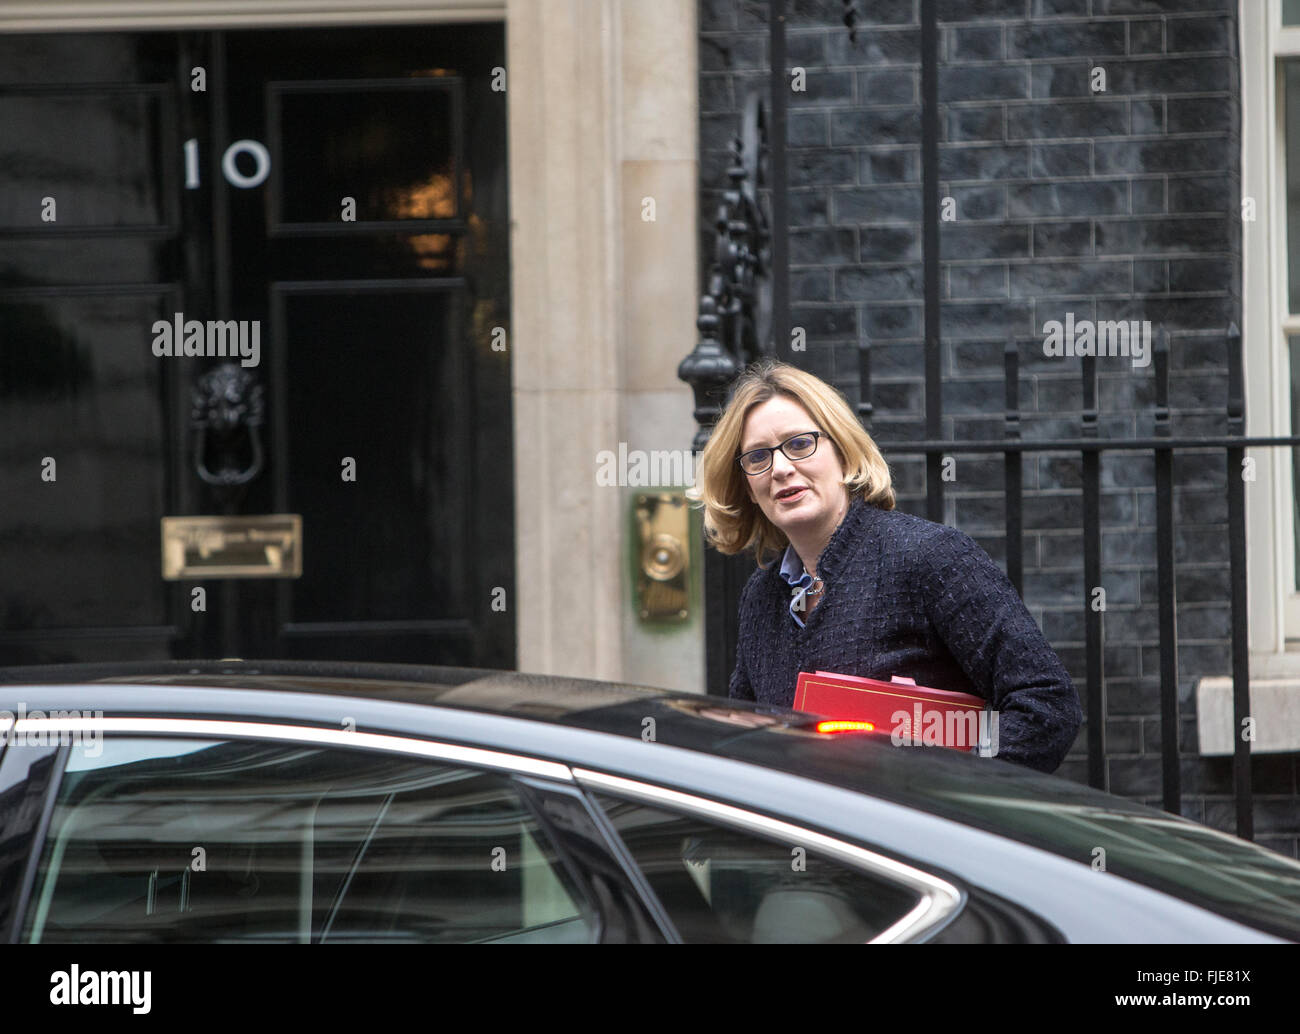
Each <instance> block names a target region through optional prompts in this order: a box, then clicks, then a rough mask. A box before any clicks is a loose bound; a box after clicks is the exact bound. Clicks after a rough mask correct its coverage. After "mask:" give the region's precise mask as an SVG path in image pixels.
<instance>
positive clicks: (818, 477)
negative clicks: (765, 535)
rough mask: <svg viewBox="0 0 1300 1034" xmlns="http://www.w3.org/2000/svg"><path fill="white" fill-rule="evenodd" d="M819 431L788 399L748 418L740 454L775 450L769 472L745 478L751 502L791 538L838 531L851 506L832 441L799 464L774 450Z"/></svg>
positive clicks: (759, 409)
mask: <svg viewBox="0 0 1300 1034" xmlns="http://www.w3.org/2000/svg"><path fill="white" fill-rule="evenodd" d="M820 430H822V429H821V428H820V427H818V425H817V422H816V421H815V420H813V418H812V417H811V416H810V415H809V414H808V410H806V409H804V408H803V406H801V405H800V404H799V403H798V402H796V401H795V400H794V399H792V398H787V397H786V396H784V395H776V396H773V397H772V398H770V399H768V400H767V401H766V402H764V403H761V404H760V405H757V406H755V407H754V408H753V409H751V410H750V411H749V416H747V417H746V418H745V428H744V432H743V433H742V434H741V438H740V451H741V452H742V453H744V452H748V451H749V450H751V449H766V448H771V449H773V450H774V452H773V453H772V466H771V467H770V468H769V469H767V470H765V471H764V472H763V473H762V474H753V475H749V474H746V475H743V476H744V478H745V481H746V482H747V487H748V489H749V497H750V498H751V499H753V500H754V502H755V503H757V504H758V507H759V509H760V510H762V511H763V513H764V514H765V515H766V516H767V519H768V520H769V521H771V522H772V523H773V524H774V525H776V526H777V527H778V528H780V529H781V531H783V532H785V534H786V536H787V537H790V533H791V532H792V531H793V532H794V533H795V535H796V536H798V535H799V534H800V532H809V533H811V532H816V531H824V530H825V529H826V528H827V527H829V528H834V527H835V526H836V525H837V524H838V523H839V518H840V517H841V516H842V515H843V513H844V510H845V509H846V508H847V506H848V499H849V492H848V489H847V488H845V487H844V485H843V484H842V482H843V480H844V465H843V464H842V463H841V462H840V457H839V453H838V451H837V450H836V448H835V446H834V445H833V444H832V443H831V441H830V439H829V438H819V439H817V450H816V452H814V453H813V454H812V455H811V456H807V457H805V458H804V459H801V460H791V459H789V458H788V457H787V456H786V455H785V453H783V452H782V451H781V450H780V449H777V448H776V446H778V445H780V444H781V443H782V442H784V441H785V440H786V439H787V438H790V437H791V436H793V435H797V434H799V433H801V432H804V431H820Z"/></svg>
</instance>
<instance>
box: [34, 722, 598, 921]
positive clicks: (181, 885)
mask: <svg viewBox="0 0 1300 1034" xmlns="http://www.w3.org/2000/svg"><path fill="white" fill-rule="evenodd" d="M88 754H89V752H88V751H84V750H81V751H79V750H78V749H73V750H72V751H71V752H70V756H71V758H72V760H71V761H70V763H69V765H68V767H67V770H66V772H65V773H64V775H63V780H62V783H61V785H60V787H59V792H58V797H57V800H56V803H55V807H54V811H53V815H52V818H51V823H50V829H49V833H48V836H47V838H46V842H45V846H44V849H43V852H42V858H41V862H40V868H39V872H38V874H37V878H36V881H35V886H34V888H33V892H32V895H31V903H30V905H29V908H28V910H27V915H26V918H25V922H24V929H23V939H24V940H27V941H43V942H50V941H57V942H67V941H76V942H93V941H112V942H130V941H157V940H164V941H214V942H221V941H227V942H228V941H239V942H249V941H258V942H262V941H271V942H285V941H289V942H293V941H297V942H309V941H310V942H322V941H323V942H347V941H390V942H402V941H419V942H429V941H434V942H462V941H489V940H527V941H532V940H535V941H589V940H592V939H593V935H594V933H595V931H596V928H597V923H596V920H595V913H594V912H593V911H592V910H591V908H590V907H589V906H588V905H587V903H586V902H585V901H584V900H583V899H582V895H581V892H580V891H579V890H578V889H577V885H576V884H575V883H574V881H573V880H572V879H571V877H570V874H569V873H568V871H567V870H566V868H565V865H564V863H563V862H562V860H561V859H560V857H559V855H558V854H557V852H556V850H555V848H554V846H553V845H552V843H551V842H550V840H549V839H548V838H547V836H546V833H545V831H544V829H543V828H542V827H541V826H540V825H539V823H538V821H537V819H536V817H535V815H534V814H533V813H532V811H531V810H530V809H529V808H528V806H527V805H526V804H525V802H524V800H523V799H522V797H521V795H520V794H519V792H518V791H517V789H516V787H515V784H514V783H513V781H512V780H511V779H510V778H509V777H508V776H507V775H504V774H500V773H496V772H487V771H479V770H475V769H470V768H462V767H458V766H451V765H444V764H436V763H430V762H428V761H425V760H423V759H418V758H410V757H405V756H401V755H396V754H385V753H382V752H375V751H361V750H346V749H337V748H321V747H316V746H313V745H306V744H284V743H273V742H263V741H255V740H228V741H216V740H203V741H200V740H192V739H189V740H181V739H175V740H158V739H144V738H134V737H132V738H108V739H105V740H104V742H103V744H102V753H101V754H100V755H99V756H97V757H90V756H87V755H88Z"/></svg>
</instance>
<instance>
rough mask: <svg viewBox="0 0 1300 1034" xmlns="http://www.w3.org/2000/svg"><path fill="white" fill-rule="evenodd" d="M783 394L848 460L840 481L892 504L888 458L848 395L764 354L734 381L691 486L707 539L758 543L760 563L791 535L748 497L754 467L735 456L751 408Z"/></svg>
mask: <svg viewBox="0 0 1300 1034" xmlns="http://www.w3.org/2000/svg"><path fill="white" fill-rule="evenodd" d="M778 395H781V396H784V397H786V398H788V399H791V400H793V401H795V402H797V403H799V405H801V406H803V408H804V409H806V410H807V411H808V414H809V415H810V416H811V417H812V418H813V420H814V421H816V423H817V425H818V427H817V429H818V430H821V431H824V432H826V434H827V436H828V437H829V438H830V440H831V445H832V446H833V447H834V448H835V451H836V453H837V454H838V455H839V458H840V461H841V462H842V463H843V465H844V471H845V477H844V480H843V482H841V483H842V484H843V485H844V486H845V488H847V489H848V490H849V496H850V498H852V497H854V496H860V497H861V498H862V499H863V500H864V501H865V502H867V503H870V504H871V505H872V506H876V507H879V508H880V509H882V510H892V509H893V508H894V488H893V484H892V479H891V478H890V474H889V465H888V464H887V463H886V462H885V457H884V456H882V455H881V453H880V449H879V448H878V447H877V446H876V443H875V442H874V441H872V439H871V435H869V434H867V432H866V431H865V430H864V429H863V427H862V425H861V424H860V423H859V422H858V419H857V417H856V416H855V415H854V413H853V410H852V409H851V408H849V404H848V402H847V400H846V399H845V398H844V396H843V395H842V394H841V393H840V392H839V391H838V390H837V389H836V388H834V387H832V386H831V385H829V384H827V383H826V382H825V381H823V380H822V379H821V378H819V377H815V376H814V375H813V374H811V373H808V372H806V371H804V370H800V369H799V368H798V367H795V366H791V365H789V364H788V363H783V362H779V361H777V360H775V359H764V360H760V361H759V362H757V363H754V364H753V365H752V366H750V367H749V369H747V370H746V371H745V372H744V373H743V374H741V376H740V377H739V378H738V379H737V381H736V383H735V385H734V386H733V387H732V389H731V397H730V399H729V400H728V402H727V406H726V409H725V410H724V411H723V413H722V417H721V418H720V419H719V420H718V423H717V426H716V427H715V428H714V429H713V434H712V436H711V437H710V438H709V442H708V444H707V445H706V446H705V447H704V450H703V451H702V452H701V453H700V456H699V459H698V460H697V462H696V466H695V474H696V481H695V488H694V489H693V490H692V491H691V492H689V493H688V495H689V496H690V497H691V498H692V499H693V500H695V501H696V502H698V503H700V504H701V505H702V506H703V508H704V536H705V540H706V541H707V542H708V543H709V544H710V545H711V546H713V547H714V548H715V549H717V550H718V552H720V553H728V554H731V553H740V552H743V551H745V550H747V549H752V550H753V551H754V556H755V560H756V561H757V562H758V564H759V566H760V567H766V566H767V565H768V564H769V563H771V562H772V560H775V558H776V556H777V555H778V554H779V553H780V552H782V551H783V550H784V549H785V547H786V545H787V544H788V543H789V540H788V539H787V538H786V535H785V533H784V532H783V531H781V530H780V529H779V528H777V527H776V525H774V524H773V523H772V522H771V521H769V520H768V519H767V516H766V515H765V514H764V513H763V511H762V510H761V509H760V508H759V506H758V504H757V503H755V502H754V501H753V500H752V499H750V497H749V493H748V491H747V490H746V486H745V482H746V480H747V478H748V475H746V474H745V472H744V471H742V470H741V469H740V465H739V464H738V463H737V462H736V457H737V456H738V455H739V453H740V442H741V437H742V435H743V434H744V430H745V419H746V418H747V417H748V416H749V413H750V410H752V409H753V408H754V407H755V406H759V405H761V404H762V403H764V402H767V401H768V400H769V399H772V398H775V397H776V396H778Z"/></svg>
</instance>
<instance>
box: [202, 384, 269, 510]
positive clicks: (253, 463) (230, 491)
mask: <svg viewBox="0 0 1300 1034" xmlns="http://www.w3.org/2000/svg"><path fill="white" fill-rule="evenodd" d="M265 415H266V407H265V402H264V399H263V388H262V384H261V383H260V382H259V381H258V380H257V377H256V376H255V375H254V374H253V373H252V372H251V371H250V370H247V369H245V368H244V367H242V366H240V365H239V364H238V363H222V364H221V365H220V366H217V367H214V368H213V369H211V370H208V371H207V372H206V373H204V374H202V375H201V376H200V377H199V378H198V380H197V381H196V382H195V384H194V392H193V395H192V396H191V411H190V427H191V428H192V429H193V430H194V431H196V432H197V437H196V439H195V444H194V469H195V470H196V471H197V472H198V475H199V477H201V478H202V479H203V480H204V481H205V482H206V483H207V484H209V485H212V486H213V487H214V488H216V489H217V490H218V492H219V493H220V494H221V495H223V496H225V497H226V498H227V500H229V499H230V498H231V497H232V496H233V495H234V494H235V492H236V490H238V489H239V488H240V487H241V486H243V485H247V484H248V483H249V482H250V481H252V480H253V478H255V477H257V475H258V474H260V473H261V472H262V467H263V465H264V463H265V455H264V452H263V448H262V424H263V422H264V419H265Z"/></svg>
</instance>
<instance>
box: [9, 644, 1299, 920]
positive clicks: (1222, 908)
mask: <svg viewBox="0 0 1300 1034" xmlns="http://www.w3.org/2000/svg"><path fill="white" fill-rule="evenodd" d="M0 741H2V742H3V743H4V744H6V745H4V746H3V747H0V750H2V751H3V753H0V936H4V937H7V938H8V939H9V940H10V941H11V942H77V943H88V942H100V941H103V942H115V943H122V942H155V943H156V942H171V941H175V942H241V943H249V942H301V943H334V942H358V941H364V942H508V941H513V942H569V943H578V942H632V941H635V942H670V943H675V942H728V943H744V942H773V941H800V942H837V943H849V942H865V941H879V942H921V941H928V942H934V943H939V942H950V943H994V942H1020V943H1025V942H1031V943H1052V942H1067V941H1093V942H1097V941H1100V942H1121V941H1123V942H1186V943H1203V942H1245V941H1277V940H1282V941H1300V863H1297V862H1296V861H1294V860H1292V859H1289V858H1286V857H1284V856H1282V855H1280V854H1277V853H1275V852H1272V851H1269V850H1266V849H1264V848H1261V847H1258V846H1256V845H1253V844H1250V843H1248V842H1246V841H1243V840H1240V839H1238V838H1236V837H1233V836H1229V835H1227V834H1224V833H1220V832H1216V831H1214V830H1212V829H1209V828H1207V827H1204V826H1201V825H1198V824H1196V823H1193V822H1190V821H1187V820H1184V819H1181V818H1177V817H1174V816H1171V815H1168V814H1166V813H1163V812H1159V811H1155V810H1152V809H1150V808H1146V807H1143V806H1141V805H1138V804H1135V803H1132V802H1129V801H1126V800H1123V799H1121V798H1118V797H1113V796H1111V795H1108V794H1103V793H1099V792H1096V791H1093V790H1090V789H1088V788H1085V787H1081V786H1079V785H1077V784H1074V783H1071V782H1067V781H1064V780H1061V779H1056V778H1054V777H1051V776H1046V775H1042V774H1040V773H1036V772H1033V771H1031V770H1028V769H1024V768H1020V767H1018V766H1015V765H1012V764H1009V763H1007V762H1003V761H1000V760H997V759H996V758H980V757H976V756H972V755H967V754H963V753H959V752H956V751H950V750H946V749H942V748H925V747H897V746H895V745H894V744H892V743H891V742H890V740H889V739H888V738H887V737H880V736H874V735H870V734H862V733H849V734H843V733H827V732H823V731H820V730H819V726H818V723H817V721H816V720H815V719H814V718H812V717H810V716H809V715H806V714H802V713H800V712H796V711H791V710H787V709H783V708H773V707H766V706H759V705H753V704H742V703H737V702H730V701H725V700H719V699H717V698H713V697H706V696H694V695H689V694H681V693H671V692H667V691H663V690H655V689H647V688H642V687H634V686H625V685H617V684H609V683H599V682H588V681H583V680H576V679H567V678H557V677H546V676H532V675H525V674H519V673H514V672H494V671H479V670H468V669H452V668H420V667H411V666H395V665H358V664H332V663H309V662H242V661H241V662H230V661H222V662H186V661H182V662H159V663H157V664H133V665H126V666H121V665H118V666H105V665H101V666H95V667H87V666H82V665H78V666H67V667H63V668H22V669H8V670H4V671H0Z"/></svg>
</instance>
